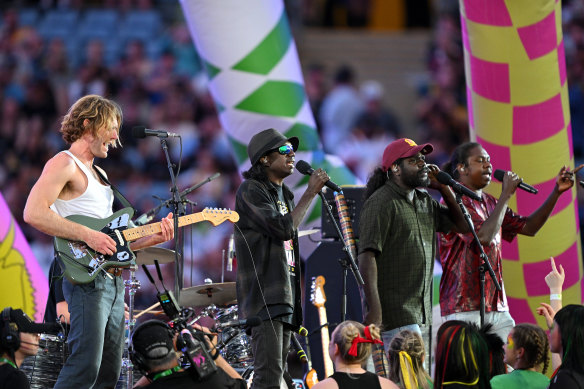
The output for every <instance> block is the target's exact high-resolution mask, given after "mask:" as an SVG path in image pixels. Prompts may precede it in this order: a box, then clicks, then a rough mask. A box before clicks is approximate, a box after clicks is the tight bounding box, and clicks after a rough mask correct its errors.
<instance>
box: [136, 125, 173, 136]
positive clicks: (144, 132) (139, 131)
mask: <svg viewBox="0 0 584 389" xmlns="http://www.w3.org/2000/svg"><path fill="white" fill-rule="evenodd" d="M132 136H133V137H134V138H145V137H147V136H157V137H159V138H174V137H180V135H179V134H175V133H174V132H167V131H159V130H151V129H149V128H146V127H144V126H135V127H133V128H132Z"/></svg>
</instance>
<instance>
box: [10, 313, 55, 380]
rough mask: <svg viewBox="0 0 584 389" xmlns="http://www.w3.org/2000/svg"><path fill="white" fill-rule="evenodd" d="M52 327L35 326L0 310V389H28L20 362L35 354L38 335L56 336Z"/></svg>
mask: <svg viewBox="0 0 584 389" xmlns="http://www.w3.org/2000/svg"><path fill="white" fill-rule="evenodd" d="M59 329H60V328H59V326H58V325H57V324H56V323H55V324H48V325H47V324H38V323H33V322H32V320H31V319H30V318H29V317H28V316H27V315H26V314H25V313H24V312H23V311H22V310H21V309H12V308H11V307H6V308H4V309H3V310H2V330H1V332H0V389H28V388H30V384H29V381H28V378H27V377H26V375H25V374H24V372H23V371H22V370H20V369H19V368H20V365H21V364H22V361H24V358H26V357H29V356H33V355H36V354H37V352H38V350H39V333H40V332H42V333H58V331H59Z"/></svg>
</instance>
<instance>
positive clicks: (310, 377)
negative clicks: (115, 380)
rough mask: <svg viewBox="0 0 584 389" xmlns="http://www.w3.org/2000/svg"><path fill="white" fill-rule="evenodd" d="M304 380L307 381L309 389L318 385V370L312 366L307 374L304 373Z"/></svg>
mask: <svg viewBox="0 0 584 389" xmlns="http://www.w3.org/2000/svg"><path fill="white" fill-rule="evenodd" d="M304 382H305V383H306V386H307V387H308V389H310V388H312V387H313V386H314V385H316V384H317V383H318V376H317V374H316V370H314V369H312V368H311V369H310V370H309V371H307V372H306V374H305V375H304Z"/></svg>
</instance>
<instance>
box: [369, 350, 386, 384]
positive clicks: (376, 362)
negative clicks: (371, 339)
mask: <svg viewBox="0 0 584 389" xmlns="http://www.w3.org/2000/svg"><path fill="white" fill-rule="evenodd" d="M372 350H373V351H372V353H371V357H372V358H373V366H374V367H375V374H377V375H378V376H380V377H384V378H389V374H388V371H387V369H388V367H389V362H388V360H387V357H386V356H385V350H384V348H383V346H380V345H378V344H373V345H372Z"/></svg>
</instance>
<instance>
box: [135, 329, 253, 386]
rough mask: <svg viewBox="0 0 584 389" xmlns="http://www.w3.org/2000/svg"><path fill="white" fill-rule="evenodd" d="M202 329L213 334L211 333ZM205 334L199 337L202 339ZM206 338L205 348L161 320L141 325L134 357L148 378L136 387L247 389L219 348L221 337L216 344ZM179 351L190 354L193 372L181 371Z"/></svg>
mask: <svg viewBox="0 0 584 389" xmlns="http://www.w3.org/2000/svg"><path fill="white" fill-rule="evenodd" d="M199 328H200V329H201V331H204V332H206V333H209V331H208V329H206V328H204V327H199ZM201 331H197V333H198V334H201V335H202V332H201ZM209 334H210V333H209ZM204 337H205V339H204V341H205V343H206V344H205V345H202V344H201V343H200V342H199V341H198V340H196V339H194V338H193V337H192V332H190V331H186V330H184V331H183V332H182V333H181V334H178V333H177V332H175V331H173V329H172V328H170V326H169V325H168V324H166V323H164V322H162V321H159V320H148V321H145V322H143V323H141V324H140V325H138V326H137V327H136V328H135V329H134V332H133V333H132V338H131V345H130V357H131V359H132V363H134V365H135V366H137V367H138V368H139V369H140V370H141V371H142V372H143V373H144V374H146V378H145V379H144V378H143V379H141V380H140V381H139V382H138V383H137V385H138V386H136V387H139V388H141V387H147V388H148V389H156V388H164V389H169V388H191V389H196V388H217V389H223V388H225V389H228V388H230V389H231V388H232V389H236V388H241V389H246V388H247V384H246V382H245V381H244V380H243V379H242V378H241V376H240V375H239V374H238V373H237V372H236V371H235V370H234V369H233V367H231V366H230V365H229V364H228V363H227V361H225V359H223V357H222V356H221V354H219V351H218V350H217V349H216V348H215V343H216V341H217V337H216V336H215V337H213V340H214V342H211V341H210V340H208V338H207V336H206V335H204ZM203 349H204V350H203ZM178 350H182V351H183V352H184V353H189V354H190V357H189V361H191V367H190V368H188V369H183V368H182V367H181V365H180V364H179V352H178ZM201 351H202V352H201ZM195 364H197V365H196V366H195ZM143 384H145V385H143Z"/></svg>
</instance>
